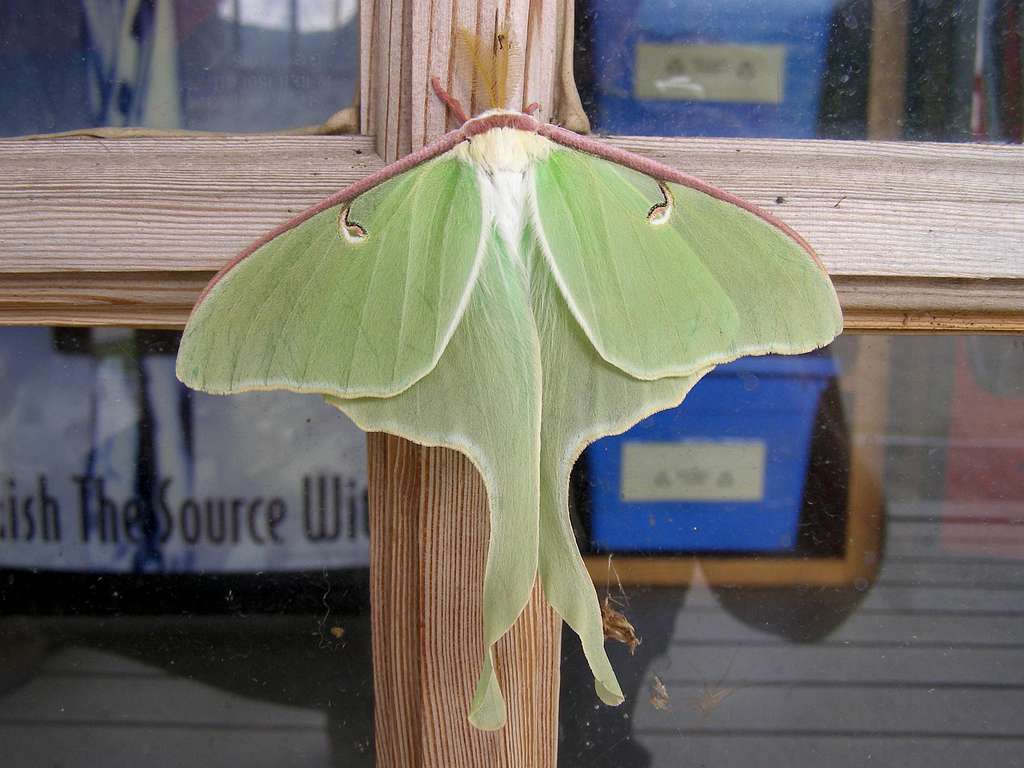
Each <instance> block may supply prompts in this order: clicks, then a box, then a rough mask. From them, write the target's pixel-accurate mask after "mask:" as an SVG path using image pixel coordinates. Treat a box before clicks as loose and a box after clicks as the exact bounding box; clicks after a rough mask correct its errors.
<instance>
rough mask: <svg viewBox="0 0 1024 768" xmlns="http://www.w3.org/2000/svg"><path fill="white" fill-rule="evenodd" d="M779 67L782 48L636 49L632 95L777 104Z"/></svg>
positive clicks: (674, 46)
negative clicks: (633, 93)
mask: <svg viewBox="0 0 1024 768" xmlns="http://www.w3.org/2000/svg"><path fill="white" fill-rule="evenodd" d="M785 64H786V48H785V46H782V45H681V44H664V43H638V44H637V46H636V74H635V81H634V92H635V95H636V97H637V98H638V99H661V100H667V101H731V102H741V103H751V104H778V103H779V102H781V101H782V93H783V73H784V71H785Z"/></svg>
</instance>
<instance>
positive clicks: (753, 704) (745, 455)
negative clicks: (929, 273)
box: [0, 328, 1024, 768]
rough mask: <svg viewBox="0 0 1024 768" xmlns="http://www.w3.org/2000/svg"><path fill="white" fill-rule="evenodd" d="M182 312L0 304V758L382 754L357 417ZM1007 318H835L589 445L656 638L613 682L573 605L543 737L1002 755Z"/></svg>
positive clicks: (600, 517) (749, 750)
mask: <svg viewBox="0 0 1024 768" xmlns="http://www.w3.org/2000/svg"><path fill="white" fill-rule="evenodd" d="M175 343H176V336H175V335H174V334H172V333H166V332H149V331H135V332H132V331H110V330H96V329H93V330H81V329H80V330H66V329H62V330H53V329H43V328H28V329H18V328H8V329H4V330H2V331H0V363H2V370H3V371H4V372H5V374H6V375H5V376H4V382H5V383H4V388H5V391H6V401H7V402H9V403H11V407H10V408H9V409H8V410H7V416H6V418H5V419H4V422H3V425H2V427H0V429H2V433H0V435H2V438H0V450H2V451H3V457H4V458H3V462H2V467H3V477H2V478H0V483H2V486H0V490H2V494H0V738H2V740H3V743H4V745H5V755H6V759H5V765H11V766H36V765H39V764H50V763H54V762H58V763H60V764H62V765H67V766H74V765H89V764H95V763H96V762H97V761H104V760H106V759H107V757H106V756H107V755H108V750H111V749H114V747H113V746H112V745H116V750H117V754H118V755H120V756H124V759H125V760H126V761H127V762H125V763H124V764H128V763H129V762H130V761H131V760H135V759H138V758H139V757H140V756H142V755H145V754H149V755H153V754H159V755H165V756H166V760H167V761H168V762H167V764H168V765H172V764H181V760H183V759H184V758H183V756H189V758H190V759H189V762H191V763H193V764H218V763H219V762H222V761H224V760H227V759H229V758H228V756H229V755H230V756H233V757H232V758H230V759H235V758H237V756H238V755H243V756H245V759H246V762H247V763H249V764H252V765H279V764H282V763H288V762H289V761H292V760H299V759H300V758H301V761H302V762H303V764H309V765H331V764H336V765H370V764H372V748H371V747H370V739H371V723H372V672H371V669H372V661H371V659H372V657H371V646H370V627H369V612H368V603H369V595H368V587H367V581H368V572H367V568H366V566H367V558H368V547H367V539H366V496H365V494H366V479H365V478H366V474H365V458H364V451H365V442H364V437H363V435H362V434H361V433H360V432H358V430H356V429H355V428H354V427H353V426H352V425H351V424H349V423H348V422H347V421H346V420H345V419H344V418H342V417H341V416H339V415H337V414H336V413H335V412H334V411H333V410H332V409H330V408H329V407H327V406H325V405H323V404H322V403H320V402H319V401H318V398H316V397H311V396H302V395H292V394H253V395H248V396H236V397H223V398H222V397H210V396H205V395H198V394H193V393H189V392H188V391H187V390H185V389H184V388H183V387H181V386H180V385H179V384H177V383H176V382H175V380H174V378H173V371H172V365H173V352H174V349H175ZM1022 349H1024V341H1022V339H1021V338H1020V337H1012V336H922V335H917V336H905V337H903V336H897V337H888V336H882V335H863V336H858V335H853V334H847V335H845V336H842V337H840V339H839V340H838V341H837V342H836V343H835V344H833V345H832V346H831V347H830V348H829V349H828V350H826V351H825V352H823V353H821V354H817V355H811V356H806V357H801V358H761V359H757V360H752V361H747V362H746V363H743V364H741V365H731V366H723V367H722V368H721V369H719V370H718V371H717V372H716V373H715V374H713V375H710V376H708V377H706V378H705V380H703V381H702V382H701V383H700V384H698V386H697V388H696V389H695V390H694V391H693V392H692V393H691V395H690V397H689V398H688V399H687V400H686V401H685V402H684V403H683V405H682V406H681V407H680V408H679V409H677V410H676V411H672V412H668V413H665V414H660V415H656V416H654V417H652V418H651V419H649V420H647V421H645V422H643V423H642V424H640V425H638V426H637V427H636V428H634V429H633V430H631V431H630V432H628V433H626V434H625V435H623V436H619V437H614V438H607V439H605V440H603V441H600V442H599V443H597V444H595V445H594V446H592V447H591V448H590V449H588V451H587V452H586V453H585V454H584V456H583V457H582V459H581V460H580V462H579V463H578V466H577V472H576V473H575V476H574V479H573V499H574V501H573V514H574V519H575V522H576V524H577V526H578V531H579V540H580V543H581V547H582V548H583V550H584V552H585V553H587V557H588V562H589V564H590V567H591V571H592V573H593V575H594V578H595V582H596V584H597V587H598V593H599V596H600V597H601V599H602V600H603V601H605V603H606V605H607V607H609V608H611V609H614V610H616V611H618V612H620V613H621V614H622V617H623V619H624V621H625V622H628V625H626V624H620V629H622V637H623V638H628V634H629V633H628V630H626V629H625V627H627V626H628V627H631V628H633V630H635V633H636V635H637V636H638V637H639V638H640V639H641V641H642V642H641V643H640V645H639V646H638V647H637V648H636V652H635V654H632V655H631V654H630V653H629V651H628V649H627V646H626V645H624V644H622V643H619V642H615V641H612V640H609V642H608V646H609V650H610V653H611V654H612V657H613V663H614V665H615V669H616V671H617V673H618V675H619V678H620V681H621V683H622V686H623V689H624V690H625V692H626V703H625V704H623V705H622V706H621V707H619V708H609V707H605V706H603V705H600V704H599V703H598V701H597V699H596V698H595V696H594V694H593V685H592V678H591V677H590V673H589V671H588V669H587V668H586V665H585V663H584V661H583V659H582V657H581V654H580V651H579V643H578V640H577V638H576V637H575V635H573V634H572V633H570V632H567V633H566V635H565V640H564V647H563V657H564V661H563V667H562V694H561V716H560V734H561V736H560V747H559V748H560V755H561V764H562V765H569V766H576V765H598V766H605V765H606V766H644V765H649V766H666V768H667V767H668V766H675V765H678V764H680V761H681V760H682V761H683V762H684V764H688V763H693V764H701V763H702V762H703V763H708V764H711V763H713V762H718V763H721V764H726V765H741V764H755V763H756V764H758V765H764V766H775V765H778V766H783V765H785V766H788V765H797V764H803V763H806V762H811V761H812V760H827V761H833V762H835V763H836V764H839V765H859V764H863V762H866V761H867V760H868V756H869V755H879V754H888V755H896V756H898V757H899V759H900V761H901V762H908V761H911V757H913V759H920V760H923V759H925V758H927V759H928V761H929V764H934V765H949V766H954V765H961V764H964V763H967V762H976V761H979V760H981V759H984V760H987V761H990V762H991V763H993V764H1001V765H1003V764H1011V763H1012V762H1013V761H1012V759H1011V758H1010V756H1011V754H1015V752H1014V751H1013V750H1016V749H1018V748H1019V742H1020V741H1021V740H1024V735H1022V734H1021V732H1020V729H1019V728H1018V726H1017V723H1016V718H1014V717H1013V713H1014V712H1015V711H1017V709H1019V707H1020V706H1021V705H1022V704H1024V681H1022V680H1019V679H1017V678H1018V677H1019V675H1017V674H1016V672H1015V671H1014V670H1016V669H1018V668H1024V666H1022V663H1021V662H1024V658H1022V657H1021V654H1022V653H1024V652H1022V651H1021V648H1022V647H1024V629H1022V626H1024V625H1022V624H1021V622H1020V616H1019V613H1020V611H1019V607H1018V603H1019V600H1018V599H1017V594H1016V593H1017V592H1018V591H1019V584H1020V581H1021V576H1022V574H1024V571H1022V567H1021V563H1022V562H1024V560H1022V557H1024V542H1022V541H1021V537H1020V536H1019V535H1018V533H1017V529H1018V528H1020V527H1021V520H1020V513H1019V507H1020V505H1021V498H1022V497H1024V474H1022V472H1024V460H1022V454H1021V450H1022V448H1021V446H1022V445H1024V385H1022V382H1024V376H1022V373H1024V371H1022V370H1021V368H1020V365H1021V363H1020V361H1021V359H1022V355H1021V351H1022ZM609 555H611V556H612V557H611V562H610V564H609ZM620 583H621V586H620ZM965 701H967V702H969V703H970V708H971V711H972V713H974V714H972V716H971V717H970V718H969V719H968V720H964V716H963V706H964V702H965ZM954 736H955V744H954V742H953V741H951V739H953V737H954ZM147 759H155V758H147ZM872 759H873V758H872ZM332 761H333V762H332ZM157 762H158V763H159V760H157ZM103 764H105V765H106V764H118V763H110V762H103ZM911 764H912V762H911Z"/></svg>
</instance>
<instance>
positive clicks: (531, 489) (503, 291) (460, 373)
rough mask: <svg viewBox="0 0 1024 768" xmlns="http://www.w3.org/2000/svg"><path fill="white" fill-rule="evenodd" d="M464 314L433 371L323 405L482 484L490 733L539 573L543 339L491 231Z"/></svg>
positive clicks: (481, 695) (481, 714)
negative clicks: (516, 633) (510, 643)
mask: <svg viewBox="0 0 1024 768" xmlns="http://www.w3.org/2000/svg"><path fill="white" fill-rule="evenodd" d="M487 242H488V247H487V248H486V249H485V252H484V253H485V258H484V263H483V266H482V269H481V273H480V277H479V279H478V281H477V286H476V289H475V290H474V291H473V296H472V299H471V300H470V303H469V307H468V308H467V310H466V314H465V317H464V318H463V320H462V322H461V323H460V324H459V327H458V330H456V332H455V335H454V336H453V337H452V340H451V342H450V343H449V345H448V347H447V349H446V350H445V352H444V355H443V356H442V357H441V360H440V361H439V362H438V364H437V367H436V368H435V369H434V370H433V371H431V372H430V373H429V374H427V375H426V376H424V377H423V379H421V380H420V381H418V382H417V383H416V384H414V385H413V386H411V387H410V388H409V389H407V390H406V391H404V392H402V393H400V394H398V395H395V396H394V397H390V398H357V399H346V400H343V399H338V398H328V402H330V403H331V404H332V405H334V406H336V407H338V408H340V409H341V410H342V411H343V412H344V413H345V414H346V415H348V416H349V417H350V418H351V419H352V420H353V421H354V422H355V423H356V424H357V425H358V426H359V427H360V428H362V429H365V430H368V431H369V430H373V431H385V432H392V433H394V434H398V435H401V436H403V437H405V438H407V439H410V440H413V441H415V442H418V443H421V444H425V445H441V446H445V447H448V448H454V449H456V450H459V451H461V452H462V453H464V454H466V456H468V457H469V459H470V460H471V461H472V462H473V463H474V465H476V467H477V469H478V470H479V471H480V474H481V476H482V477H483V479H484V484H485V485H486V487H487V497H488V502H489V507H490V521H491V530H490V538H489V543H488V551H487V564H486V566H485V569H484V583H483V590H484V616H483V622H484V645H485V649H484V656H483V664H482V671H481V673H480V678H479V683H478V684H477V689H476V692H475V694H474V697H473V701H472V703H471V704H470V714H469V717H470V721H471V722H472V723H473V724H474V725H476V726H477V727H479V728H485V729H494V728H498V727H500V726H501V725H502V724H503V723H504V722H505V703H504V700H503V698H502V695H501V692H500V690H499V688H498V679H497V676H496V674H495V670H494V659H493V646H494V643H496V642H497V641H498V639H499V638H500V637H501V636H502V635H504V634H505V632H507V631H508V629H509V628H510V627H511V626H512V624H513V623H514V622H515V620H516V618H517V617H518V616H519V614H520V613H522V610H523V608H524V607H525V605H526V602H527V601H528V600H529V597H530V592H531V590H532V589H533V583H534V580H535V579H536V575H537V531H538V504H539V494H540V490H539V489H540V479H539V469H540V434H541V423H540V420H541V413H540V398H541V371H540V341H539V339H538V337H537V333H536V329H535V327H534V323H533V318H532V316H531V314H530V311H529V285H528V281H527V277H526V273H525V270H524V268H523V265H522V264H521V263H519V262H518V261H517V260H516V259H513V258H510V257H509V254H508V253H507V252H506V250H505V248H504V246H503V244H502V242H501V240H500V239H499V238H498V237H497V236H496V235H495V234H494V232H493V229H492V230H491V231H490V233H489V237H488V239H487Z"/></svg>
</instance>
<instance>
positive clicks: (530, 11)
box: [360, 0, 572, 768]
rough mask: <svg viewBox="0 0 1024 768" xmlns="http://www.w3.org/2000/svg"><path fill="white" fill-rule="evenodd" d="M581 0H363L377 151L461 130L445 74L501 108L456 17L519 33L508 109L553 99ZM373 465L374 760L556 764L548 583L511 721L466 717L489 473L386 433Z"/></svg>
mask: <svg viewBox="0 0 1024 768" xmlns="http://www.w3.org/2000/svg"><path fill="white" fill-rule="evenodd" d="M571 7H572V5H571V3H567V2H565V1H564V0H540V1H538V0H504V1H503V2H494V0H441V1H440V2H430V1H429V0H387V2H384V1H383V0H364V2H363V3H362V5H361V7H360V14H361V15H360V26H361V29H362V30H363V35H364V39H363V45H362V77H361V83H362V86H361V87H362V92H361V97H362V98H361V121H362V124H363V128H364V131H365V132H367V133H371V134H375V145H374V146H375V149H376V152H377V157H379V158H381V159H382V160H388V161H390V160H394V159H397V158H398V157H401V156H402V155H405V154H407V153H408V152H411V151H413V150H415V149H418V148H419V147H420V146H422V145H423V144H424V143H425V142H427V141H430V140H432V139H435V138H437V137H438V136H440V135H441V134H442V133H444V131H445V130H446V129H447V128H448V127H450V126H449V125H448V116H447V115H446V114H445V111H444V109H443V108H442V105H441V103H440V101H439V100H438V99H437V98H436V97H435V96H434V95H433V94H432V92H431V91H430V90H429V87H428V82H429V79H430V76H432V75H437V76H438V77H439V78H440V79H441V80H442V82H443V83H444V85H445V86H446V87H448V88H451V89H452V91H453V93H454V94H455V96H456V97H457V98H460V99H462V100H463V103H464V104H465V105H466V107H467V108H469V109H471V110H472V111H481V110H483V109H486V108H487V107H489V106H491V105H489V104H487V105H484V104H480V103H479V102H478V101H477V100H476V99H474V98H472V93H471V91H472V86H471V83H472V82H473V78H472V72H470V71H467V65H468V64H469V62H468V61H467V60H466V57H465V56H460V55H459V54H458V52H457V50H456V48H457V45H456V43H455V41H454V38H455V37H457V33H456V30H457V29H458V28H459V27H465V28H467V29H468V30H470V31H472V32H474V33H476V34H477V35H479V36H480V39H481V40H482V41H483V42H485V43H486V42H489V41H492V40H496V35H497V33H498V32H499V31H500V32H502V33H503V34H506V35H511V39H512V41H513V44H514V45H517V46H518V50H519V51H521V55H520V56H518V57H516V58H514V59H513V60H512V62H511V65H510V86H511V87H510V93H509V101H508V103H507V104H505V105H503V106H508V107H511V108H515V109H522V108H523V107H524V106H525V105H526V104H527V103H528V102H529V101H541V102H543V103H544V104H546V105H547V107H548V108H549V109H550V107H551V105H552V104H553V101H554V83H555V77H554V72H555V67H556V62H557V61H558V60H559V59H560V58H561V57H560V54H559V52H558V51H557V50H556V49H555V48H554V46H553V41H554V39H555V32H556V25H557V21H558V19H559V18H560V14H559V13H558V10H559V9H560V10H562V12H563V13H564V12H565V9H571ZM570 18H571V16H570ZM570 26H571V25H570ZM367 38H369V39H367ZM503 44H507V40H506V41H505V43H503ZM570 50H571V48H570ZM548 114H550V112H549V113H548ZM368 466H369V489H370V507H371V514H370V519H371V537H370V538H371V544H370V546H371V604H372V621H373V634H374V665H373V666H374V729H375V741H376V758H377V765H378V766H381V768H390V767H392V766H393V767H394V768H413V767H416V768H428V767H432V768H449V767H450V766H451V767H452V768H454V767H455V766H458V768H492V767H493V768H513V767H515V768H553V766H554V765H555V761H556V750H557V734H558V683H559V658H560V650H561V625H562V622H561V619H559V618H558V616H557V615H556V614H555V613H554V611H552V610H551V609H550V608H549V607H548V606H547V604H546V603H545V602H544V600H543V598H542V597H541V595H540V593H539V591H538V590H537V588H536V587H535V589H534V593H533V596H532V598H531V600H530V602H529V603H528V604H527V606H526V609H525V611H524V612H523V614H522V615H521V616H520V617H519V620H518V622H517V623H516V625H515V626H514V627H513V628H512V630H511V631H510V632H509V633H508V634H507V635H506V636H505V637H504V638H502V640H501V641H500V642H499V643H498V646H497V648H496V667H497V672H498V678H499V680H500V681H501V684H502V688H503V691H504V693H505V698H506V703H507V705H508V723H507V724H506V725H505V727H504V728H502V729H501V730H499V731H496V732H490V733H487V732H483V731H479V730H476V729H474V728H473V727H471V726H470V725H469V723H468V721H467V719H466V716H467V714H468V707H469V702H470V699H471V698H472V694H473V690H474V686H475V684H476V679H477V676H478V674H479V672H480V663H481V660H482V655H483V623H482V622H483V620H482V616H483V594H482V591H483V590H482V586H483V575H484V565H485V562H486V556H487V542H488V539H489V536H490V527H489V524H488V518H487V513H488V507H487V493H486V490H485V488H484V485H483V481H482V480H481V478H480V476H479V475H478V474H477V472H476V470H475V469H474V468H473V466H472V464H471V463H470V462H469V461H468V460H467V459H466V458H465V457H464V456H462V455H460V454H459V453H457V452H455V451H451V450H447V449H443V448H426V447H423V446H419V445H415V444H413V443H411V442H408V441H406V440H402V439H400V438H397V437H393V436H385V435H381V434H373V435H371V436H370V439H369V462H368Z"/></svg>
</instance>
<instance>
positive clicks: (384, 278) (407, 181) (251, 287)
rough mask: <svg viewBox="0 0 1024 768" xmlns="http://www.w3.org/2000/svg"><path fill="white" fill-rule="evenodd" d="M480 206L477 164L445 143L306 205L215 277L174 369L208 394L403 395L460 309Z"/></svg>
mask: <svg viewBox="0 0 1024 768" xmlns="http://www.w3.org/2000/svg"><path fill="white" fill-rule="evenodd" d="M482 216H483V212H482V209H481V202H480V192H479V189H478V187H477V180H476V174H475V173H474V171H473V169H472V168H471V167H470V166H468V165H467V164H466V163H464V162H460V161H459V160H457V159H455V158H454V157H452V156H451V155H450V154H448V155H442V156H441V157H439V158H437V159H436V160H433V161H430V162H428V163H425V164H423V165H420V166H417V167H415V168H413V169H412V170H410V171H407V172H405V173H403V174H400V175H398V176H395V177H394V178H392V179H390V180H388V181H385V182H384V183H382V184H380V185H379V186H377V187H374V188H373V189H371V190H370V191H368V192H366V193H364V194H363V195H360V196H359V197H357V198H356V199H355V200H354V201H353V202H352V203H351V206H350V207H347V206H346V205H338V206H334V207H331V208H328V209H326V210H324V211H321V212H320V213H317V214H315V215H314V216H312V217H310V218H309V219H307V220H306V221H304V222H303V223H301V224H299V225H298V226H295V227H292V228H290V229H287V230H286V231H284V232H283V233H281V234H278V235H277V236H276V237H273V238H272V239H270V240H269V241H268V242H266V243H264V244H263V245H261V246H260V247H259V248H257V249H256V250H255V251H253V252H252V253H251V254H246V255H244V256H243V258H241V259H240V260H238V261H237V262H236V263H235V264H233V265H232V266H230V267H229V268H228V269H226V270H225V271H223V272H222V273H221V274H220V275H219V276H218V278H215V279H214V282H212V283H211V285H210V287H209V288H208V289H207V292H206V294H204V296H203V298H202V299H201V300H200V302H199V303H198V304H197V305H196V308H195V310H194V311H193V314H192V317H191V318H190V319H189V324H188V327H187V328H186V331H185V335H184V337H183V338H182V343H181V348H180V351H179V353H178V362H177V373H178V377H179V378H180V379H181V380H182V381H183V382H185V383H186V384H188V385H189V386H191V387H194V388H196V389H201V390H203V391H206V392H213V393H218V394H220V393H230V392H243V391H247V390H268V389H288V390H292V391H297V392H318V393H322V394H333V395H336V396H338V397H355V396H363V395H372V396H386V395H392V394H395V393H396V392H401V391H402V390H404V389H406V388H407V387H409V386H410V385H411V384H412V383H413V382H415V381H416V380H418V379H419V378H421V377H422V376H423V375H424V374H425V373H427V371H429V370H431V369H433V367H434V366H435V365H436V364H437V360H438V359H439V358H440V356H441V352H442V351H443V350H444V347H445V345H446V344H447V343H448V341H449V339H450V338H451V336H452V334H453V333H454V332H455V328H456V326H457V325H458V323H459V320H460V319H461V317H462V313H463V312H464V311H465V307H466V305H467V304H468V301H469V295H470V292H471V291H472V288H473V283H474V281H475V278H476V275H477V273H478V271H479V267H480V262H481V259H482V256H483V237H482V229H483V228H482V223H481V220H482ZM346 221H347V222H348V223H349V224H350V225H351V227H350V231H349V232H348V235H349V236H348V237H346V236H345V235H346V232H345V231H344V228H345V225H346ZM359 230H361V231H362V233H363V234H362V235H360V234H359Z"/></svg>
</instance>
